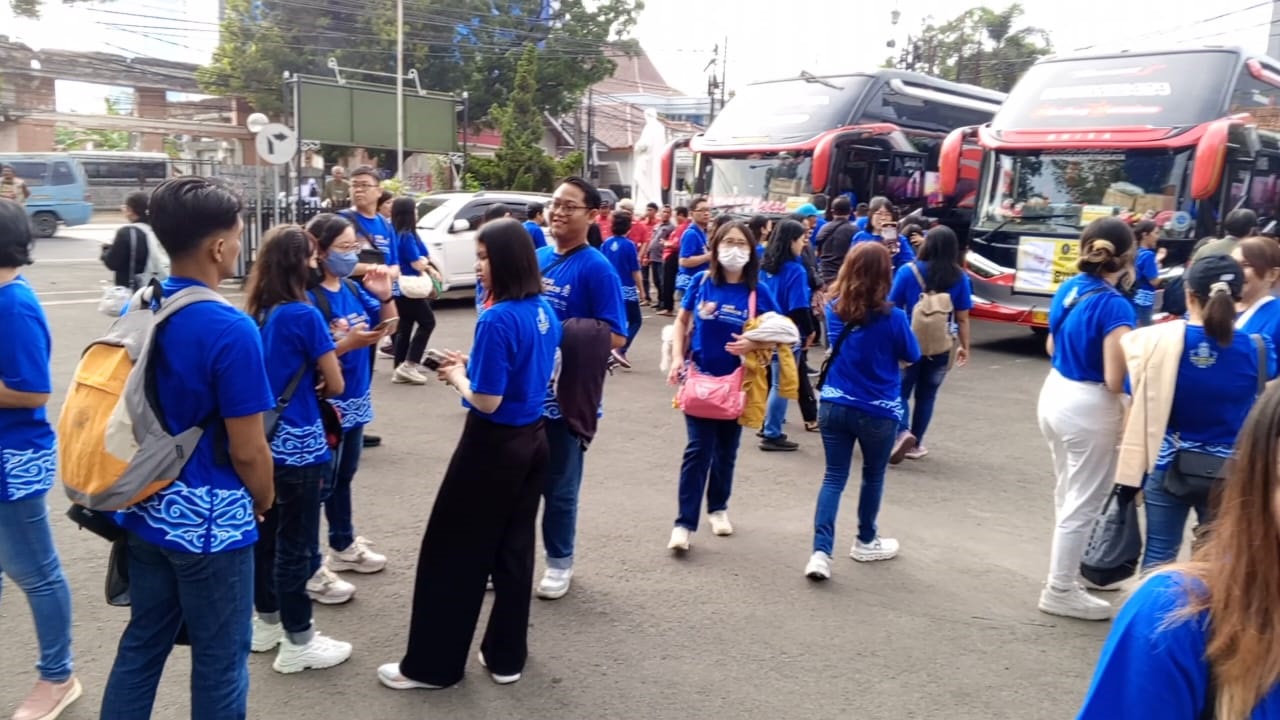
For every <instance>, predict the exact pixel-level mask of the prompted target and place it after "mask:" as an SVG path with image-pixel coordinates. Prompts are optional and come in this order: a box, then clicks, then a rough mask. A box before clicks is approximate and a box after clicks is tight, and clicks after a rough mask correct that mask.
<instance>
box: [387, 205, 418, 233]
mask: <svg viewBox="0 0 1280 720" xmlns="http://www.w3.org/2000/svg"><path fill="white" fill-rule="evenodd" d="M417 226H418V204H417V203H416V202H414V201H413V198H411V197H398V198H396V199H395V200H394V201H393V202H392V203H391V227H392V228H394V229H395V231H396V232H398V233H403V232H413V231H414V230H415V229H416V228H417Z"/></svg>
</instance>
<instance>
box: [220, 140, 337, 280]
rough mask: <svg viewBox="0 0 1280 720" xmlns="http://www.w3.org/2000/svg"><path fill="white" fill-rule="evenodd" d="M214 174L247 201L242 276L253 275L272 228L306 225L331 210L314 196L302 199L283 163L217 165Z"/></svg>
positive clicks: (237, 273) (238, 268)
mask: <svg viewBox="0 0 1280 720" xmlns="http://www.w3.org/2000/svg"><path fill="white" fill-rule="evenodd" d="M210 175H211V176H212V177H216V178H218V179H219V180H221V181H223V182H224V183H227V184H228V185H230V186H231V187H232V188H234V189H235V190H236V191H237V192H238V193H239V194H240V197H241V200H242V201H243V203H244V214H243V218H244V235H243V239H242V246H241V250H240V259H239V261H238V265H237V268H236V276H237V277H238V278H241V279H243V278H247V277H248V276H249V271H250V270H251V269H252V268H253V262H254V260H256V259H257V257H258V248H259V247H261V246H262V238H263V236H264V235H265V234H266V233H267V231H268V230H270V229H271V228H272V227H274V226H275V225H279V224H282V223H285V224H287V223H298V224H300V225H305V224H306V223H307V222H308V221H309V220H311V218H313V217H315V216H316V215H319V214H320V213H322V212H329V211H327V210H324V209H322V208H321V207H320V205H319V203H318V202H317V201H316V199H314V198H306V199H303V198H299V197H298V195H297V183H296V182H290V178H289V176H288V171H287V169H286V168H285V167H283V166H269V165H217V166H214V167H213V168H211V172H210Z"/></svg>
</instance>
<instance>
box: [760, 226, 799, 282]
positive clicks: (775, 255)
mask: <svg viewBox="0 0 1280 720" xmlns="http://www.w3.org/2000/svg"><path fill="white" fill-rule="evenodd" d="M808 234H809V228H807V227H805V226H804V225H803V224H802V223H798V222H796V221H795V220H783V221H782V222H780V223H778V226H777V227H775V228H774V229H773V235H771V236H769V244H768V245H767V246H765V249H764V260H762V261H761V262H760V269H761V270H764V271H765V272H767V273H769V274H770V275H777V274H778V273H779V272H781V271H782V266H783V265H785V264H787V263H789V262H791V261H792V260H794V259H795V255H794V254H793V253H792V252H791V243H793V242H795V241H796V240H798V239H800V238H802V237H804V236H805V235H808Z"/></svg>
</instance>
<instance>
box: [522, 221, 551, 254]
mask: <svg viewBox="0 0 1280 720" xmlns="http://www.w3.org/2000/svg"><path fill="white" fill-rule="evenodd" d="M524 229H525V230H528V231H529V237H531V238H533V247H534V248H535V249H536V248H540V247H546V246H547V234H546V233H544V232H542V226H541V225H539V224H538V223H536V222H534V221H532V220H525V221H524Z"/></svg>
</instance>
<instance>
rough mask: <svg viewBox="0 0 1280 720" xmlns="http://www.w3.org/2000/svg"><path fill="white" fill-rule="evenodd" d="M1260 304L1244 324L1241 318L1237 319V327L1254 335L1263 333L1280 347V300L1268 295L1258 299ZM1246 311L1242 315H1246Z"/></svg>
mask: <svg viewBox="0 0 1280 720" xmlns="http://www.w3.org/2000/svg"><path fill="white" fill-rule="evenodd" d="M1258 302H1259V303H1261V304H1260V305H1257V306H1255V307H1256V309H1255V310H1254V311H1253V312H1252V313H1250V314H1249V317H1248V319H1247V320H1245V322H1244V325H1243V326H1241V325H1240V323H1239V320H1238V319H1237V321H1236V329H1238V330H1243V331H1245V332H1247V333H1250V334H1254V335H1262V336H1263V337H1265V338H1267V339H1269V340H1270V341H1271V344H1272V345H1275V346H1276V347H1278V348H1280V302H1276V300H1275V298H1273V297H1271V296H1270V295H1267V296H1265V297H1263V298H1262V299H1261V300H1259V301H1258ZM1244 315H1245V313H1241V314H1240V317H1244Z"/></svg>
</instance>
